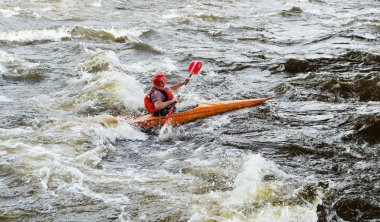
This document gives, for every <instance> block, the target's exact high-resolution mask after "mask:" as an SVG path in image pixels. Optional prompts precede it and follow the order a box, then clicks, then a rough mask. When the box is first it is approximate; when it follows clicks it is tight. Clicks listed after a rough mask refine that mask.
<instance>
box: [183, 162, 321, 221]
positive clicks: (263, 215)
mask: <svg viewBox="0 0 380 222" xmlns="http://www.w3.org/2000/svg"><path fill="white" fill-rule="evenodd" d="M289 177H290V176H289V175H286V174H285V173H284V172H282V171H281V170H279V169H278V168H277V167H276V166H275V165H274V164H273V163H272V162H270V161H267V160H265V159H264V158H263V157H261V156H260V155H251V156H250V157H249V158H248V159H247V160H246V161H245V162H244V164H243V169H242V171H241V172H240V173H239V174H238V175H237V177H236V178H235V181H234V185H233V188H232V189H231V190H229V191H224V192H223V191H214V192H210V193H208V194H205V195H204V199H201V200H198V201H197V202H198V203H199V205H195V206H193V208H192V211H193V214H192V216H191V218H190V221H207V220H218V221H228V220H231V221H232V220H233V221H251V220H254V221H317V220H318V217H317V206H318V205H319V204H321V203H322V200H321V198H322V197H321V195H322V194H321V193H319V192H318V188H312V186H305V187H302V188H296V185H295V184H291V183H290V182H289ZM286 181H287V182H286ZM289 193H292V194H293V195H289Z"/></svg>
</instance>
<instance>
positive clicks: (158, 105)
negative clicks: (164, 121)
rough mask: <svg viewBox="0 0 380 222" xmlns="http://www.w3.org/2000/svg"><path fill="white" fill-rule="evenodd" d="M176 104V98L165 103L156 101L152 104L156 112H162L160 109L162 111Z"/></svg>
mask: <svg viewBox="0 0 380 222" xmlns="http://www.w3.org/2000/svg"><path fill="white" fill-rule="evenodd" d="M176 102H178V98H174V99H172V100H169V101H166V102H162V101H157V102H155V103H154V108H156V110H162V109H164V108H166V107H168V106H169V105H171V104H173V103H176Z"/></svg>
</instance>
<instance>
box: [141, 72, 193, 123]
mask: <svg viewBox="0 0 380 222" xmlns="http://www.w3.org/2000/svg"><path fill="white" fill-rule="evenodd" d="M189 80H190V79H189V78H185V80H184V81H183V82H181V83H177V84H175V85H172V86H171V87H167V86H166V83H167V81H168V80H167V78H166V76H165V74H163V73H156V74H154V75H153V77H152V82H153V87H152V88H151V89H150V90H149V92H148V93H147V94H146V95H145V97H144V104H145V108H146V110H147V111H148V113H151V114H153V116H166V115H167V114H168V113H169V111H170V108H171V107H172V106H174V111H175V104H176V103H177V102H179V99H178V97H174V95H173V93H172V92H173V91H175V90H178V89H179V88H181V87H182V86H184V85H185V84H187V83H188V82H189Z"/></svg>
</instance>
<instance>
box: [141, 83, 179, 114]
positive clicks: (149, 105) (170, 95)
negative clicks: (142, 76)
mask: <svg viewBox="0 0 380 222" xmlns="http://www.w3.org/2000/svg"><path fill="white" fill-rule="evenodd" d="M155 90H157V91H160V92H161V93H162V94H163V95H164V97H165V98H164V100H163V101H162V102H166V101H169V100H172V99H173V98H174V96H173V93H172V91H171V89H169V88H167V89H164V90H160V89H157V88H155V87H153V88H151V89H150V90H149V92H148V93H147V94H146V95H145V97H144V104H145V108H146V110H147V111H148V113H151V114H154V113H157V112H158V111H159V110H156V108H155V107H154V103H153V102H152V99H151V98H150V97H151V95H152V93H153V91H155Z"/></svg>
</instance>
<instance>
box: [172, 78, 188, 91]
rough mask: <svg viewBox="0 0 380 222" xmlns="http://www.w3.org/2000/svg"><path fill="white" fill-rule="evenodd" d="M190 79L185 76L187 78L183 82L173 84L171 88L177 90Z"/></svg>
mask: <svg viewBox="0 0 380 222" xmlns="http://www.w3.org/2000/svg"><path fill="white" fill-rule="evenodd" d="M189 81H190V78H185V80H184V81H183V82H181V83H177V84H175V85H172V86H171V87H170V89H171V90H173V91H175V90H177V89H179V88H181V87H182V86H183V85H186V84H187V83H188V82H189Z"/></svg>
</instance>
